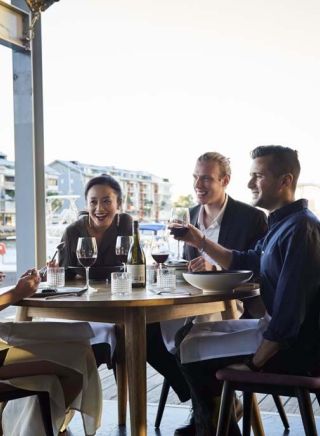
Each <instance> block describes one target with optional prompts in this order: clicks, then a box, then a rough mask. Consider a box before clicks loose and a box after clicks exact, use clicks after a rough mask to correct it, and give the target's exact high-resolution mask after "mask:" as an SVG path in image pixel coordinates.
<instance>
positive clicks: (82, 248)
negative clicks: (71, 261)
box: [77, 238, 98, 290]
mask: <svg viewBox="0 0 320 436" xmlns="http://www.w3.org/2000/svg"><path fill="white" fill-rule="evenodd" d="M97 256H98V248H97V241H96V238H78V244H77V258H78V261H79V263H81V265H82V266H84V267H85V270H86V288H87V289H88V290H89V289H90V285H89V268H90V266H92V265H93V264H94V263H95V261H96V260H97Z"/></svg>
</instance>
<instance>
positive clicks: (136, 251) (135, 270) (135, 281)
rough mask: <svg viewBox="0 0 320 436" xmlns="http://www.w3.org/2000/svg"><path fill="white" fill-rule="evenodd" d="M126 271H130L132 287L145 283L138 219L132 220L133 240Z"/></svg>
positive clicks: (144, 259)
mask: <svg viewBox="0 0 320 436" xmlns="http://www.w3.org/2000/svg"><path fill="white" fill-rule="evenodd" d="M127 271H128V272H129V273H131V277H132V287H133V288H140V287H144V286H145V285H146V257H145V255H144V252H143V249H142V247H141V245H140V237H139V223H138V221H133V241H132V243H131V246H130V248H129V252H128V260H127Z"/></svg>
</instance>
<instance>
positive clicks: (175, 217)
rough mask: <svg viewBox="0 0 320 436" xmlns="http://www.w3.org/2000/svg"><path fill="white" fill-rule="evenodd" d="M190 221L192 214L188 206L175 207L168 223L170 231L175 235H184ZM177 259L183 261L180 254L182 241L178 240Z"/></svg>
mask: <svg viewBox="0 0 320 436" xmlns="http://www.w3.org/2000/svg"><path fill="white" fill-rule="evenodd" d="M189 223H190V214H189V209H188V208H187V207H173V208H172V209H171V215H170V219H169V223H168V227H169V229H170V233H171V234H172V235H173V236H178V237H179V236H184V235H185V234H186V233H187V231H188V228H187V226H188V224H189ZM176 260H177V261H182V260H183V259H182V257H181V254H180V241H179V240H178V254H177V259H176Z"/></svg>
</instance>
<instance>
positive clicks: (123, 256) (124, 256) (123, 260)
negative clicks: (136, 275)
mask: <svg viewBox="0 0 320 436" xmlns="http://www.w3.org/2000/svg"><path fill="white" fill-rule="evenodd" d="M116 256H117V258H118V259H119V261H120V262H121V263H124V264H126V263H127V258H128V254H118V253H117V251H116Z"/></svg>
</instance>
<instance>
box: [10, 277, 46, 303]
mask: <svg viewBox="0 0 320 436" xmlns="http://www.w3.org/2000/svg"><path fill="white" fill-rule="evenodd" d="M39 283H40V275H39V273H38V271H37V270H36V269H30V270H28V271H27V272H25V273H24V274H23V275H22V276H21V278H20V279H19V280H18V282H17V284H16V287H15V288H13V289H12V293H13V294H14V295H15V297H16V299H17V301H19V300H22V299H23V298H27V297H30V296H31V295H33V294H34V293H35V292H36V290H37V288H38V285H39Z"/></svg>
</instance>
